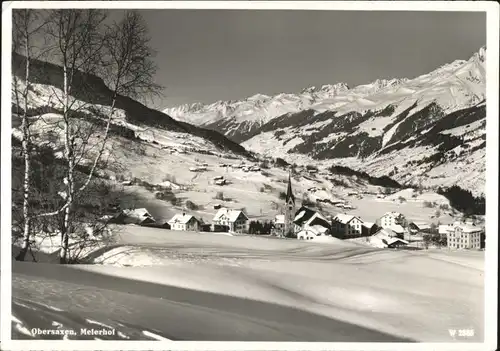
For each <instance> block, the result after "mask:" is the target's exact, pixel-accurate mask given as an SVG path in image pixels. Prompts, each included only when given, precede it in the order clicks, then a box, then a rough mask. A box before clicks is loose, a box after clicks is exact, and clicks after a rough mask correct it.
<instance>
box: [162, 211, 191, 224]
mask: <svg viewBox="0 0 500 351" xmlns="http://www.w3.org/2000/svg"><path fill="white" fill-rule="evenodd" d="M193 218H194V219H195V220H197V219H196V218H195V217H194V216H193V215H189V214H185V213H177V214H176V215H175V216H173V217H172V219H171V220H170V221H168V223H169V224H174V223H180V224H187V223H189V221H190V220H191V219H193Z"/></svg>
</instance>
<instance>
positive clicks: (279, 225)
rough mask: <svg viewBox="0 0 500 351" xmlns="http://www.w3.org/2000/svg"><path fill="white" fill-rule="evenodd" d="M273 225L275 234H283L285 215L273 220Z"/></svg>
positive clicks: (277, 216)
mask: <svg viewBox="0 0 500 351" xmlns="http://www.w3.org/2000/svg"><path fill="white" fill-rule="evenodd" d="M273 225H274V228H273V233H274V234H283V233H284V231H285V215H283V214H280V215H276V216H275V217H274V220H273Z"/></svg>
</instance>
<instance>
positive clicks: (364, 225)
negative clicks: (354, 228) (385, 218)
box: [361, 222, 375, 229]
mask: <svg viewBox="0 0 500 351" xmlns="http://www.w3.org/2000/svg"><path fill="white" fill-rule="evenodd" d="M361 225H362V226H363V227H366V228H368V229H370V228H371V227H373V226H374V225H375V223H372V222H363V223H362V224H361Z"/></svg>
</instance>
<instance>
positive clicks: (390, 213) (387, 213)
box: [382, 211, 403, 217]
mask: <svg viewBox="0 0 500 351" xmlns="http://www.w3.org/2000/svg"><path fill="white" fill-rule="evenodd" d="M386 216H390V217H399V216H403V214H401V213H399V212H396V211H391V212H386V213H385V214H384V215H383V216H382V217H386Z"/></svg>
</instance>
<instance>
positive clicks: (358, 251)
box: [75, 226, 484, 342]
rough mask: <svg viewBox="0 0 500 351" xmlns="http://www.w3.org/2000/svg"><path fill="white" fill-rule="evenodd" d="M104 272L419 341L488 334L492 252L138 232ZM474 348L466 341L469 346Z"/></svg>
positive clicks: (124, 238)
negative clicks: (488, 256) (487, 265)
mask: <svg viewBox="0 0 500 351" xmlns="http://www.w3.org/2000/svg"><path fill="white" fill-rule="evenodd" d="M120 242H121V243H123V245H124V246H121V247H117V248H114V249H112V250H110V251H109V252H106V253H104V254H103V255H101V256H99V257H96V263H100V264H98V265H86V266H77V267H75V269H79V270H86V271H93V272H98V273H103V274H106V275H111V276H116V277H126V278H129V279H136V280H140V281H146V282H155V283H157V284H165V285H169V286H177V287H183V288H188V289H193V290H199V291H207V292H212V293H218V294H223V295H230V296H237V297H242V298H247V299H252V300H259V301H266V302H272V303H275V304H279V305H285V306H293V307H297V308H300V309H303V310H306V311H310V312H314V313H317V314H321V315H324V316H330V317H334V318H336V319H340V320H342V321H346V322H349V323H354V324H356V325H361V326H364V327H367V328H373V329H376V330H379V331H383V332H386V333H389V334H392V335H397V336H401V337H408V338H411V339H414V340H417V341H427V342H437V341H453V340H452V339H451V338H450V336H449V333H448V329H449V328H460V329H464V328H473V329H474V330H475V336H474V337H473V338H470V340H468V341H472V340H474V341H479V340H481V339H482V335H483V334H482V333H483V302H484V301H483V285H484V283H483V278H484V252H479V251H478V252H457V251H456V252H450V251H448V250H429V251H418V252H408V251H394V250H377V249H373V248H368V247H364V246H361V245H357V244H353V243H348V242H342V241H334V242H333V241H332V242H330V243H328V244H327V243H314V242H301V241H298V240H272V239H267V238H265V237H250V236H242V237H237V236H235V237H229V236H222V235H215V234H210V233H200V234H198V233H189V232H175V231H168V230H158V229H152V228H141V227H134V226H128V227H127V228H125V229H124V230H123V231H122V234H121V238H120ZM462 341H465V340H462Z"/></svg>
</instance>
